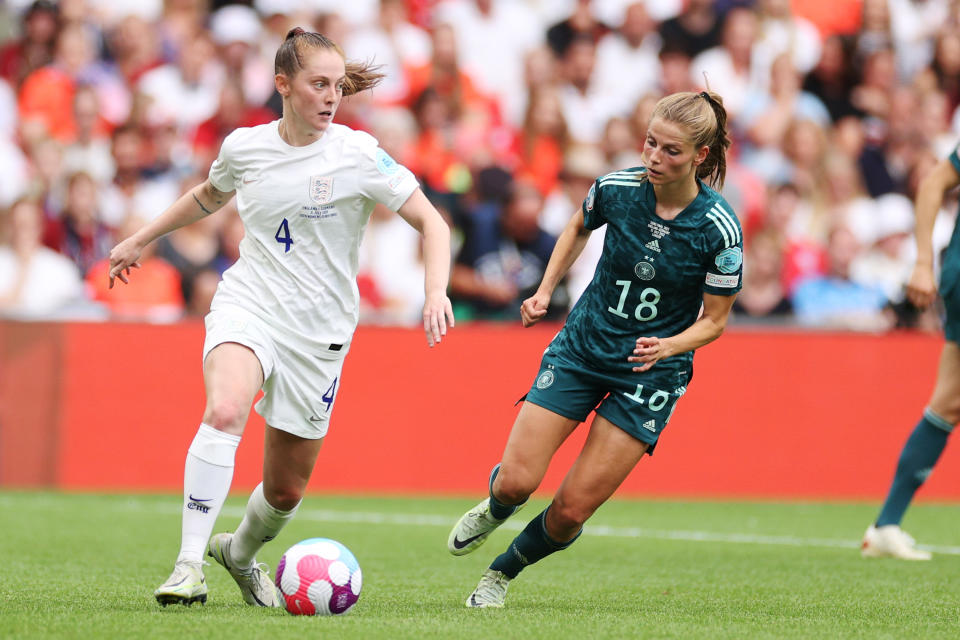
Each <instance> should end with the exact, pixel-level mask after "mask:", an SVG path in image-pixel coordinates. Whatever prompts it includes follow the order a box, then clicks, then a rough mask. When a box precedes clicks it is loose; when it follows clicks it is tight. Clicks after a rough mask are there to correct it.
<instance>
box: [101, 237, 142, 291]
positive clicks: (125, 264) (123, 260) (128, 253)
mask: <svg viewBox="0 0 960 640" xmlns="http://www.w3.org/2000/svg"><path fill="white" fill-rule="evenodd" d="M141 251H142V247H141V246H140V245H139V244H138V243H137V242H136V241H135V240H134V239H133V236H131V237H129V238H127V239H126V240H124V241H123V242H121V243H120V244H118V245H117V246H115V247H114V248H113V249H111V250H110V287H109V288H110V289H113V281H114V279H115V278H119V279H120V280H121V281H122V282H123V284H130V281H129V280H127V276H128V275H129V274H130V269H132V268H137V269H139V268H140V263H139V262H138V260H140V252H141ZM124 272H126V273H124Z"/></svg>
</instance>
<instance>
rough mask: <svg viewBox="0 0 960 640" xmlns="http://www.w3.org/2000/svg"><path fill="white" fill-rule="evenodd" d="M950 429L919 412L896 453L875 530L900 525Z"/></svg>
mask: <svg viewBox="0 0 960 640" xmlns="http://www.w3.org/2000/svg"><path fill="white" fill-rule="evenodd" d="M951 430H953V425H952V424H950V423H949V422H947V421H946V420H944V419H943V418H941V417H940V416H938V415H937V414H935V413H933V412H932V411H930V409H927V410H926V411H924V412H923V418H922V419H921V420H920V422H919V423H918V424H917V426H916V428H915V429H914V430H913V433H911V434H910V437H909V438H907V443H906V444H905V445H903V451H901V452H900V460H899V461H898V463H897V472H896V474H895V475H894V476H893V483H892V484H891V486H890V492H889V493H888V494H887V499H886V501H885V502H884V503H883V508H882V509H881V510H880V515H879V516H878V517H877V526H878V527H882V526H884V525H888V524H900V521H901V520H902V519H903V514H904V513H906V511H907V507H909V506H910V501H911V500H913V494H915V493H916V492H917V489H919V488H920V485H922V484H923V483H924V482H925V481H926V479H927V477H928V476H929V475H930V472H932V471H933V466H934V465H935V464H937V460H938V459H939V458H940V454H941V453H943V449H944V447H946V446H947V436H949V435H950V431H951Z"/></svg>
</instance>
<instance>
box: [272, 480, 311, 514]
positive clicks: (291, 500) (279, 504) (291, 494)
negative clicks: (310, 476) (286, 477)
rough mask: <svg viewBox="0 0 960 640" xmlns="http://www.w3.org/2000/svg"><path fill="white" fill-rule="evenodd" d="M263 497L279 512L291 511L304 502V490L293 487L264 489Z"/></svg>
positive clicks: (281, 486)
mask: <svg viewBox="0 0 960 640" xmlns="http://www.w3.org/2000/svg"><path fill="white" fill-rule="evenodd" d="M263 497H264V499H266V501H267V503H268V504H269V505H270V506H271V507H273V508H274V509H276V510H278V511H290V510H291V509H293V508H294V507H296V506H297V505H298V504H300V501H301V500H303V489H301V488H300V487H296V486H293V485H290V486H283V485H280V486H276V487H270V488H267V487H266V486H264V488H263Z"/></svg>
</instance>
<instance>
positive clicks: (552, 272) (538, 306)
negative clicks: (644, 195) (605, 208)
mask: <svg viewBox="0 0 960 640" xmlns="http://www.w3.org/2000/svg"><path fill="white" fill-rule="evenodd" d="M589 238H590V229H587V228H586V227H585V226H584V223H583V212H582V211H580V210H579V209H577V211H576V213H574V214H573V216H571V218H570V221H569V222H568V223H567V226H566V227H564V229H563V231H562V232H561V233H560V237H559V238H557V243H556V244H555V245H554V247H553V252H552V253H551V254H550V261H549V262H548V263H547V268H546V270H545V271H544V272H543V280H542V281H541V282H540V286H539V287H538V288H537V292H536V293H535V294H533V295H532V296H530V297H529V298H527V299H526V300H524V301H523V303H522V304H521V305H520V319H521V320H522V321H523V326H524V327H530V326H533V325H534V324H536V323H537V322H539V321H540V320H542V319H543V317H544V316H545V315H547V310H548V309H549V307H550V298H551V297H552V296H553V290H554V289H556V288H557V285H558V284H559V283H560V281H561V280H563V277H564V276H565V275H567V271H569V270H570V265H572V264H573V263H574V262H575V261H576V259H577V258H578V257H580V254H581V253H583V247H584V246H586V244H587V240H588V239H589Z"/></svg>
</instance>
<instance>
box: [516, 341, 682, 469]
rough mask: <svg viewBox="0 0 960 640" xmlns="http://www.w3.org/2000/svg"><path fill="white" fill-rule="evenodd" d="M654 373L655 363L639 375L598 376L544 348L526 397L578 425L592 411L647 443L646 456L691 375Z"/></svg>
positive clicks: (604, 373) (615, 374) (627, 373)
mask: <svg viewBox="0 0 960 640" xmlns="http://www.w3.org/2000/svg"><path fill="white" fill-rule="evenodd" d="M631 366H632V365H631ZM654 369H656V365H654V367H653V369H651V370H650V371H644V372H642V373H636V372H632V371H627V372H626V373H622V372H617V373H613V372H602V371H597V370H593V369H590V368H589V367H585V366H583V365H580V364H575V363H574V362H572V361H571V360H570V359H568V358H565V357H563V356H562V355H561V354H558V353H556V352H553V351H551V350H549V349H548V350H547V352H546V353H544V355H543V360H541V361H540V373H538V374H537V379H536V380H535V381H534V383H533V386H532V387H531V388H530V391H529V392H528V393H527V395H526V396H525V399H526V401H527V402H532V403H533V404H535V405H538V406H541V407H543V408H544V409H548V410H550V411H553V412H554V413H557V414H559V415H561V416H563V417H565V418H570V419H571V420H577V421H579V422H583V421H585V420H586V419H587V416H588V415H590V412H591V411H592V410H594V409H596V411H597V413H598V414H599V415H601V416H603V417H604V418H606V419H607V420H609V421H610V422H612V423H613V424H614V425H616V426H617V427H619V428H621V429H623V430H624V431H626V432H627V433H629V434H630V435H632V436H633V437H634V438H637V439H638V440H641V441H643V442H646V443H647V444H649V445H650V448H649V449H648V450H647V453H649V454H650V455H653V449H654V447H656V445H657V439H658V438H659V437H660V433H661V432H662V431H663V430H664V428H665V427H666V426H667V423H668V422H669V421H670V416H671V415H673V409H674V407H676V405H677V400H679V399H680V396H682V395H683V394H684V392H685V391H686V390H687V384H689V382H690V377H691V376H690V372H689V371H685V372H683V373H678V372H676V371H673V370H669V369H668V370H666V371H664V372H655V371H654Z"/></svg>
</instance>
